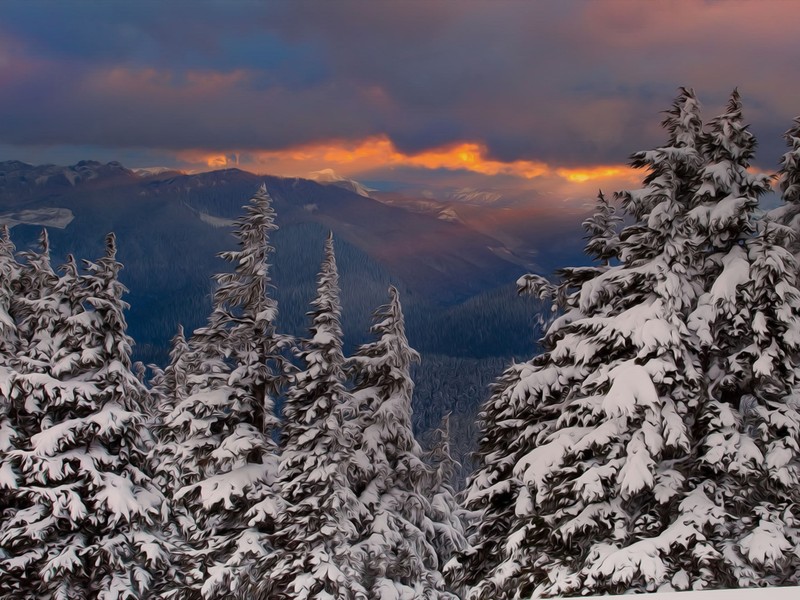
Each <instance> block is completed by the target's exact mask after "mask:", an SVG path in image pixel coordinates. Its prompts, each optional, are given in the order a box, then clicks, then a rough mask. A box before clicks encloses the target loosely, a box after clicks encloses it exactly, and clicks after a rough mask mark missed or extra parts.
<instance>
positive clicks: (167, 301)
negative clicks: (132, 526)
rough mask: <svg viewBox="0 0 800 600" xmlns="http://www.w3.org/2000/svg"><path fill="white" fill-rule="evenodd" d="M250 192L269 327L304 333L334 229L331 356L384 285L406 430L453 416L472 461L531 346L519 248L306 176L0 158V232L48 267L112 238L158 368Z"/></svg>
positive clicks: (529, 302)
mask: <svg viewBox="0 0 800 600" xmlns="http://www.w3.org/2000/svg"><path fill="white" fill-rule="evenodd" d="M262 183H265V184H266V186H267V189H268V190H269V193H270V195H271V197H272V198H273V202H274V205H275V209H276V222H277V224H278V225H279V229H278V230H277V231H275V232H274V233H273V235H272V243H273V244H274V246H275V247H276V252H275V254H274V257H273V265H272V278H273V281H274V283H275V289H274V292H273V293H274V296H275V298H276V300H277V301H278V305H279V306H280V310H279V312H278V317H277V323H278V324H279V326H280V328H281V329H282V331H285V332H287V333H290V334H293V335H300V334H302V332H303V331H304V329H305V327H306V325H307V323H306V316H305V313H306V311H307V306H308V302H310V300H311V299H312V298H313V296H314V287H315V283H314V282H315V277H316V265H317V264H318V260H319V249H320V248H321V247H322V243H323V241H324V239H325V237H326V236H327V234H328V231H333V232H334V234H335V235H336V243H337V259H338V265H339V271H340V273H341V277H342V283H343V285H342V306H343V308H342V311H343V313H342V324H343V329H344V336H345V347H346V348H347V349H348V350H352V349H354V348H355V347H356V346H357V345H359V344H360V343H362V342H364V341H365V340H366V339H367V338H368V331H369V326H370V314H371V312H372V310H373V309H374V307H376V306H379V305H380V304H381V303H382V302H383V300H384V296H385V291H386V288H387V286H388V285H389V284H390V283H391V284H393V285H395V286H397V288H398V289H399V290H400V291H401V293H402V294H403V298H404V307H405V309H406V311H405V312H406V318H407V321H408V335H409V339H410V340H411V343H412V344H413V346H414V347H415V348H417V349H418V350H419V352H420V353H421V355H422V361H421V363H420V364H419V365H415V366H414V367H413V368H414V369H415V377H416V380H417V394H416V395H415V398H414V402H415V417H414V424H415V427H416V429H417V430H418V431H419V432H420V433H421V434H426V432H427V434H430V433H432V432H433V430H434V429H435V428H436V427H437V426H438V423H439V421H440V419H441V417H442V416H443V415H444V414H446V413H447V412H450V411H453V412H454V413H456V416H455V417H454V420H453V423H452V425H451V426H452V427H453V428H455V429H457V433H458V435H455V436H454V438H455V439H456V440H457V441H456V447H455V449H454V453H455V454H456V456H457V457H458V460H459V462H460V463H464V464H465V465H466V464H468V462H469V453H470V452H471V451H472V450H474V445H473V440H474V436H471V435H469V434H468V433H469V432H470V431H472V430H473V429H474V426H473V425H472V423H473V422H474V421H475V417H476V415H477V410H478V405H479V403H480V402H481V401H482V400H483V399H485V398H486V396H487V394H488V389H487V387H486V386H487V384H488V383H489V382H490V381H491V380H492V379H493V378H494V377H496V376H497V375H498V374H499V373H500V371H501V370H502V365H503V364H504V363H505V362H507V361H508V360H510V358H511V357H512V356H517V357H523V356H527V355H529V354H530V353H531V352H532V351H533V350H534V348H535V345H536V340H537V339H538V337H539V330H538V325H537V319H536V312H537V311H536V306H537V302H536V301H535V300H533V299H526V298H520V297H519V296H518V295H517V293H516V289H515V286H514V281H515V280H516V279H517V278H518V277H519V276H520V275H522V274H523V273H524V272H526V269H525V268H524V267H523V266H522V264H520V263H523V264H530V257H528V258H522V257H521V255H520V257H516V258H514V256H516V255H515V254H514V252H519V250H511V249H508V248H507V247H506V246H505V245H504V244H503V242H501V241H498V240H497V239H496V238H492V237H490V236H488V235H487V234H484V233H479V232H478V231H476V230H474V229H472V228H470V227H469V226H467V225H465V224H463V223H458V222H449V221H446V220H442V219H439V218H437V216H436V215H429V214H418V213H414V212H411V211H408V210H406V209H404V208H398V207H392V206H387V205H386V204H384V203H382V202H379V201H377V200H375V199H372V198H368V197H364V196H360V195H358V194H356V193H354V192H353V191H350V190H347V189H342V188H341V187H337V186H335V185H320V184H319V183H316V182H314V181H309V180H305V179H294V178H289V179H286V178H279V177H259V176H256V175H253V174H251V173H247V172H244V171H239V170H237V169H229V170H224V171H216V172H210V173H200V174H195V175H187V174H182V173H178V172H174V171H168V170H167V171H158V170H157V171H156V172H152V171H143V172H134V171H131V170H129V169H126V168H125V167H123V166H122V165H120V164H118V163H109V164H100V163H97V162H92V161H83V162H81V163H78V164H77V165H73V166H71V167H59V166H54V165H46V166H32V165H26V164H24V163H20V162H16V161H11V162H6V163H0V222H5V223H7V224H9V225H11V226H13V229H12V234H13V236H12V237H13V239H14V242H15V244H16V245H17V247H18V248H20V249H35V248H36V247H37V245H38V237H39V233H40V230H41V227H42V225H46V226H48V231H49V235H50V239H51V241H52V243H51V252H52V255H53V258H52V260H53V263H54V264H59V263H60V262H62V261H63V260H64V259H65V258H66V255H67V254H68V253H71V254H73V255H75V256H78V257H84V256H95V255H97V254H99V253H100V252H101V251H102V241H103V238H104V236H105V234H106V233H107V232H108V231H114V232H115V234H116V236H117V239H118V240H119V243H118V246H119V260H120V262H121V263H122V264H124V269H123V270H122V271H121V272H120V280H121V281H122V282H123V283H124V284H125V285H126V286H127V287H128V289H129V290H130V292H129V294H128V295H127V296H126V300H127V301H128V303H129V304H130V309H129V311H128V313H127V318H128V323H129V326H130V334H131V336H132V337H133V339H134V340H135V345H134V346H133V359H134V360H139V361H142V362H144V363H145V364H150V363H155V364H158V365H163V364H165V362H166V360H167V352H168V349H169V340H170V339H171V337H172V336H173V335H174V333H175V331H176V328H177V326H178V324H182V325H183V326H184V327H185V328H186V330H187V331H192V330H194V329H195V328H196V327H198V326H200V325H201V324H202V322H203V319H204V318H205V317H204V315H206V314H207V313H208V310H209V309H210V307H211V293H212V289H213V282H212V280H211V276H212V275H213V274H214V273H216V272H218V271H220V270H223V269H225V268H226V267H225V266H224V264H223V263H221V262H220V261H219V260H218V259H217V258H216V254H217V253H219V252H222V251H224V250H226V249H228V248H229V247H230V245H231V243H232V238H231V235H230V234H231V231H232V226H233V222H234V220H235V219H236V218H238V216H239V215H240V212H241V205H242V202H243V200H244V199H246V198H248V197H249V196H250V195H252V192H253V190H254V189H256V188H257V187H258V186H259V185H261V184H262ZM530 226H531V228H532V229H536V227H537V223H536V222H535V221H534V222H531V225H530ZM545 229H547V228H545ZM575 231H577V232H578V233H576V234H574V235H573V236H572V238H577V239H579V238H580V235H581V234H580V231H579V227H577V226H576V227H575ZM500 237H502V236H500ZM565 237H566V238H569V237H570V236H565ZM574 245H575V247H576V248H579V247H580V244H579V243H576V244H574ZM529 250H531V251H533V250H535V248H533V247H530V248H529ZM503 256H505V257H509V256H511V257H512V260H506V259H504V258H501V257H503ZM536 259H537V261H538V262H541V263H542V264H545V263H547V264H550V265H551V266H552V265H554V264H555V261H556V260H558V251H555V250H554V251H552V252H551V251H550V250H549V247H548V246H547V245H544V246H543V248H542V250H541V251H539V252H538V254H537V256H536ZM476 359H478V360H476ZM442 372H447V373H449V374H451V375H455V374H456V373H460V374H461V379H460V380H458V381H454V380H452V379H449V378H448V379H446V380H445V379H442V377H441V373H442ZM456 390H457V391H456ZM462 428H463V431H462ZM460 473H461V474H462V476H463V475H464V474H465V470H461V471H460Z"/></svg>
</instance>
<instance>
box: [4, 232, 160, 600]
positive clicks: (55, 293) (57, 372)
mask: <svg viewBox="0 0 800 600" xmlns="http://www.w3.org/2000/svg"><path fill="white" fill-rule="evenodd" d="M43 242H45V243H43V246H44V251H43V252H42V253H41V254H38V255H36V256H32V260H31V259H30V258H29V265H30V266H31V268H32V271H31V276H30V277H29V278H28V280H27V281H26V282H25V284H26V285H28V286H32V285H37V284H40V285H41V286H42V287H41V288H39V289H38V290H34V289H32V288H28V289H29V293H30V296H29V298H28V309H29V312H28V313H27V314H26V315H25V318H24V322H25V323H26V330H25V333H26V343H27V348H26V350H25V351H24V360H23V361H22V363H21V366H20V372H19V373H18V374H17V376H16V377H15V380H14V385H13V387H12V389H11V402H12V405H13V406H15V407H17V408H16V410H15V415H21V418H19V419H18V424H21V425H22V424H23V423H21V422H24V425H23V428H22V432H23V435H22V439H18V440H17V441H16V442H15V444H14V445H13V448H12V449H11V450H10V451H9V452H8V456H9V457H10V459H11V461H12V463H13V467H14V469H15V471H16V474H17V481H18V483H17V485H16V487H15V488H14V490H13V494H14V496H15V498H16V506H15V507H14V508H13V509H12V510H11V513H10V516H9V518H8V519H7V520H6V522H5V523H3V527H2V531H0V546H2V547H3V548H4V550H5V554H6V558H5V559H4V560H3V565H2V577H3V581H2V582H0V587H2V589H5V590H15V592H14V594H15V597H19V598H28V597H30V598H41V597H51V598H78V599H80V598H87V599H88V598H101V599H104V600H105V599H112V598H113V599H117V598H137V597H141V596H143V595H146V594H147V593H148V592H149V590H150V587H151V581H152V575H151V571H152V570H153V569H156V568H158V564H159V563H161V562H163V559H164V557H163V554H162V553H161V551H160V545H159V542H158V539H157V538H156V537H155V536H154V535H152V534H151V533H149V529H150V528H151V527H152V526H154V525H155V523H156V522H157V521H158V520H159V519H160V514H161V508H162V506H163V498H162V497H161V495H160V493H159V492H158V491H157V490H156V489H155V488H154V487H153V485H152V483H151V481H150V479H149V477H148V476H147V474H146V473H145V472H144V471H143V470H142V469H141V465H142V464H143V452H144V448H143V446H144V440H143V435H144V432H143V431H142V428H141V423H142V415H141V413H139V412H137V411H136V398H137V397H138V394H139V393H140V392H141V389H140V388H139V387H138V385H137V384H138V382H137V381H136V379H135V377H134V376H133V374H132V373H131V372H130V358H129V354H130V345H129V339H128V338H127V336H126V334H125V320H124V316H123V310H124V308H125V306H126V305H125V303H124V302H123V301H122V300H121V294H122V293H123V292H124V287H122V285H121V284H120V283H119V281H118V279H117V272H118V271H119V268H120V267H121V265H120V264H119V263H118V262H117V261H116V258H115V254H116V245H115V242H114V238H113V236H109V238H108V240H107V251H106V255H105V256H104V257H103V258H101V259H100V260H99V261H98V262H97V263H87V264H88V268H89V271H90V274H89V275H88V276H87V277H85V278H81V279H80V280H79V279H78V278H77V277H76V276H75V275H76V269H75V268H74V262H73V261H70V262H69V263H68V264H67V266H66V268H65V269H64V271H65V273H64V275H63V277H62V278H61V279H60V280H56V281H53V277H52V275H51V274H52V270H51V269H49V260H48V259H47V257H46V250H47V248H46V238H45V237H43ZM81 299H83V300H84V301H83V302H82V301H81ZM37 311H38V312H39V315H38V317H37V316H36V313H37ZM25 425H27V426H25Z"/></svg>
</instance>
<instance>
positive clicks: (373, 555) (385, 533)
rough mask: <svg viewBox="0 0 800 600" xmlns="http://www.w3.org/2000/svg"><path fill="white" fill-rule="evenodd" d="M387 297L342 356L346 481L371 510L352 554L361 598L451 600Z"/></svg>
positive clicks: (392, 305) (393, 299) (397, 309)
mask: <svg viewBox="0 0 800 600" xmlns="http://www.w3.org/2000/svg"><path fill="white" fill-rule="evenodd" d="M389 296H390V301H389V304H387V305H384V306H382V307H381V308H379V309H378V311H377V312H376V313H375V322H374V325H373V326H372V331H373V333H375V334H377V335H378V339H377V340H376V341H374V342H370V343H367V344H364V345H362V346H361V347H360V348H359V349H358V351H357V353H356V355H355V356H353V357H352V358H351V359H350V361H351V365H352V372H353V376H354V380H355V388H354V391H353V398H354V401H355V406H356V407H357V408H356V410H355V413H356V414H357V415H358V429H359V436H360V448H359V449H358V450H357V452H356V458H355V461H354V466H355V468H354V469H353V472H352V473H351V478H352V481H354V482H355V485H356V488H355V489H356V492H357V493H359V495H360V500H361V502H362V503H363V504H364V505H365V506H366V508H367V511H368V512H369V513H370V514H371V515H372V520H371V521H370V522H369V523H368V524H367V526H366V527H365V528H364V531H363V532H362V538H361V540H360V541H359V542H358V543H357V544H356V545H355V551H356V552H357V553H358V554H360V555H361V556H362V561H363V565H362V567H361V569H362V573H363V585H364V587H365V588H366V590H367V593H368V597H369V598H374V599H378V598H380V599H383V600H400V599H404V598H425V599H433V598H436V599H444V598H448V599H449V598H454V596H453V595H452V594H450V593H449V592H447V591H445V585H444V581H443V578H442V575H441V572H440V569H441V565H439V564H438V557H437V554H436V548H435V547H434V545H433V535H434V532H435V528H434V525H433V523H432V522H431V519H430V515H431V508H430V502H429V500H428V499H427V498H426V497H425V483H426V482H427V481H428V480H429V477H430V468H429V467H428V465H427V464H426V463H425V462H424V461H423V459H422V450H421V448H420V446H419V444H418V443H417V440H416V439H415V437H414V433H413V431H412V428H411V398H412V393H413V389H414V383H413V381H412V379H411V375H410V366H411V363H412V362H413V361H416V360H419V355H418V354H417V352H416V351H414V350H413V349H412V348H411V347H410V346H409V344H408V340H407V338H406V334H405V324H404V319H403V312H402V309H401V306H400V298H399V294H398V292H397V289H396V288H394V287H390V288H389Z"/></svg>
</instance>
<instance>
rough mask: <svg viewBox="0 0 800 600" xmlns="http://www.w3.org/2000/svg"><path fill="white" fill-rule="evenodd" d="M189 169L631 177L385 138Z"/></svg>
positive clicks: (249, 155) (612, 170)
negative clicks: (403, 146)
mask: <svg viewBox="0 0 800 600" xmlns="http://www.w3.org/2000/svg"><path fill="white" fill-rule="evenodd" d="M178 158H179V159H180V160H182V161H183V162H185V163H186V164H187V167H189V168H193V167H194V168H196V167H198V166H200V165H202V166H205V167H209V168H212V169H220V168H226V167H238V168H242V169H246V170H249V171H253V172H256V173H269V174H273V175H283V176H286V177H298V176H305V175H307V174H308V173H309V172H311V171H318V170H320V169H324V168H333V169H335V170H336V171H337V172H339V173H341V174H343V175H346V176H349V177H356V176H359V175H362V174H365V173H370V172H372V171H376V170H378V169H386V168H399V167H410V168H416V169H428V170H435V169H444V170H449V171H466V172H470V173H477V174H480V175H486V176H490V177H491V176H511V177H516V178H520V179H523V180H533V179H538V178H555V179H561V180H564V181H566V182H569V183H573V184H583V183H591V182H595V181H611V180H613V181H619V180H626V181H630V180H633V179H635V178H636V175H635V173H634V171H633V170H632V169H631V168H629V167H627V166H621V165H609V166H592V167H586V168H559V167H554V166H551V165H548V164H547V163H545V162H543V161H532V160H514V161H500V160H496V159H493V158H490V157H489V156H488V150H487V148H486V146H485V145H483V144H481V143H478V142H471V141H464V142H459V143H456V144H450V145H447V146H442V147H439V148H432V149H428V150H423V151H420V152H416V153H407V152H402V151H400V150H398V149H397V147H396V146H395V145H394V143H393V142H392V141H391V140H390V139H389V138H388V137H386V136H377V137H372V138H367V139H365V140H361V141H358V142H327V143H317V144H309V145H305V146H300V147H294V148H287V149H283V150H269V151H250V152H239V151H231V152H225V153H220V152H203V151H196V150H190V151H185V152H181V153H180V154H179V156H178Z"/></svg>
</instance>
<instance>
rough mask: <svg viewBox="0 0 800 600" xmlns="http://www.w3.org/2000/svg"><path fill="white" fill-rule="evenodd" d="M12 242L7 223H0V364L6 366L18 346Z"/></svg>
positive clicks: (17, 275) (17, 268)
mask: <svg viewBox="0 0 800 600" xmlns="http://www.w3.org/2000/svg"><path fill="white" fill-rule="evenodd" d="M14 252H15V248H14V243H13V242H12V241H11V236H10V234H9V230H8V226H7V225H0V366H4V367H6V366H8V364H9V359H11V358H12V357H14V356H16V354H17V348H18V339H17V324H16V322H15V320H14V317H13V310H12V308H11V305H12V302H13V298H14V295H15V289H14V287H15V286H16V285H17V278H18V277H19V265H18V264H17V261H16V259H15V258H14Z"/></svg>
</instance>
